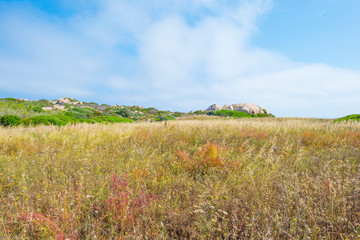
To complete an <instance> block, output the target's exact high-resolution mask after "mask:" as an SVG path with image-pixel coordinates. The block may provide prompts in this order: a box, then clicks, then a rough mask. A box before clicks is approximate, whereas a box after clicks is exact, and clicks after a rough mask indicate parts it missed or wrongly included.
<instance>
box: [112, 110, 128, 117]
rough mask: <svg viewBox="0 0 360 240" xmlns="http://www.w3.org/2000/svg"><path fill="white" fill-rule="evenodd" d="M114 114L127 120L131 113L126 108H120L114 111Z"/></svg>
mask: <svg viewBox="0 0 360 240" xmlns="http://www.w3.org/2000/svg"><path fill="white" fill-rule="evenodd" d="M114 113H116V114H118V115H120V116H122V117H124V118H128V117H131V115H132V113H131V111H130V110H129V109H127V108H120V109H117V110H115V111H114Z"/></svg>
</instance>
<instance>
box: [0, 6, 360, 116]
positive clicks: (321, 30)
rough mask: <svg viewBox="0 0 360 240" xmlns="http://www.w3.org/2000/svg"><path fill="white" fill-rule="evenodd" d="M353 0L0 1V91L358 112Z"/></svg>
mask: <svg viewBox="0 0 360 240" xmlns="http://www.w3.org/2000/svg"><path fill="white" fill-rule="evenodd" d="M359 12H360V1H359V0H301V1H299V0H77V1H73V0H52V1H49V0H0V98H5V97H15V98H27V99H32V100H39V99H43V98H46V99H50V100H53V99H58V98H60V97H73V98H76V99H78V100H81V101H89V102H91V101H94V102H98V103H107V104H120V105H138V106H143V107H156V108H158V109H161V110H171V111H183V112H188V111H190V110H200V109H206V108H207V107H208V106H210V105H211V104H213V103H216V104H218V105H225V104H234V103H254V104H257V105H259V106H261V107H264V108H266V109H267V110H268V111H269V112H271V113H273V114H274V115H275V116H279V117H317V118H337V117H342V116H345V115H349V114H354V113H360V94H359V92H360V60H359V59H360V47H359V44H360V28H359V24H358V23H360V14H359Z"/></svg>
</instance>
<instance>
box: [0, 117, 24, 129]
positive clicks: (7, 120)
mask: <svg viewBox="0 0 360 240" xmlns="http://www.w3.org/2000/svg"><path fill="white" fill-rule="evenodd" d="M0 124H1V125H3V126H6V127H7V126H17V125H19V124H20V118H19V117H18V116H15V115H5V116H3V117H0Z"/></svg>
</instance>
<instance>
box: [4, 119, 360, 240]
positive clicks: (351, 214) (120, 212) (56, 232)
mask: <svg viewBox="0 0 360 240" xmlns="http://www.w3.org/2000/svg"><path fill="white" fill-rule="evenodd" d="M359 201H360V123H354V122H353V123H333V122H331V121H330V120H329V121H328V120H312V119H272V118H271V119H270V118H266V119H239V120H208V121H199V120H197V121H196V120H193V121H181V120H179V121H172V122H165V123H133V124H129V123H118V124H112V125H101V124H95V125H89V124H78V125H67V126H65V127H56V126H39V127H33V128H23V127H16V128H0V238H1V239H2V238H4V239H62V240H65V239H249V238H250V239H358V238H359V237H360V202H359Z"/></svg>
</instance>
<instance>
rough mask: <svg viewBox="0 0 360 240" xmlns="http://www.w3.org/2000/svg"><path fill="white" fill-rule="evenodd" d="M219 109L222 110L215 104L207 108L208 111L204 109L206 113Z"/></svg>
mask: <svg viewBox="0 0 360 240" xmlns="http://www.w3.org/2000/svg"><path fill="white" fill-rule="evenodd" d="M221 109H222V107H220V106H218V105H216V104H213V105H211V106H210V107H208V109H206V111H216V110H221Z"/></svg>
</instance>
